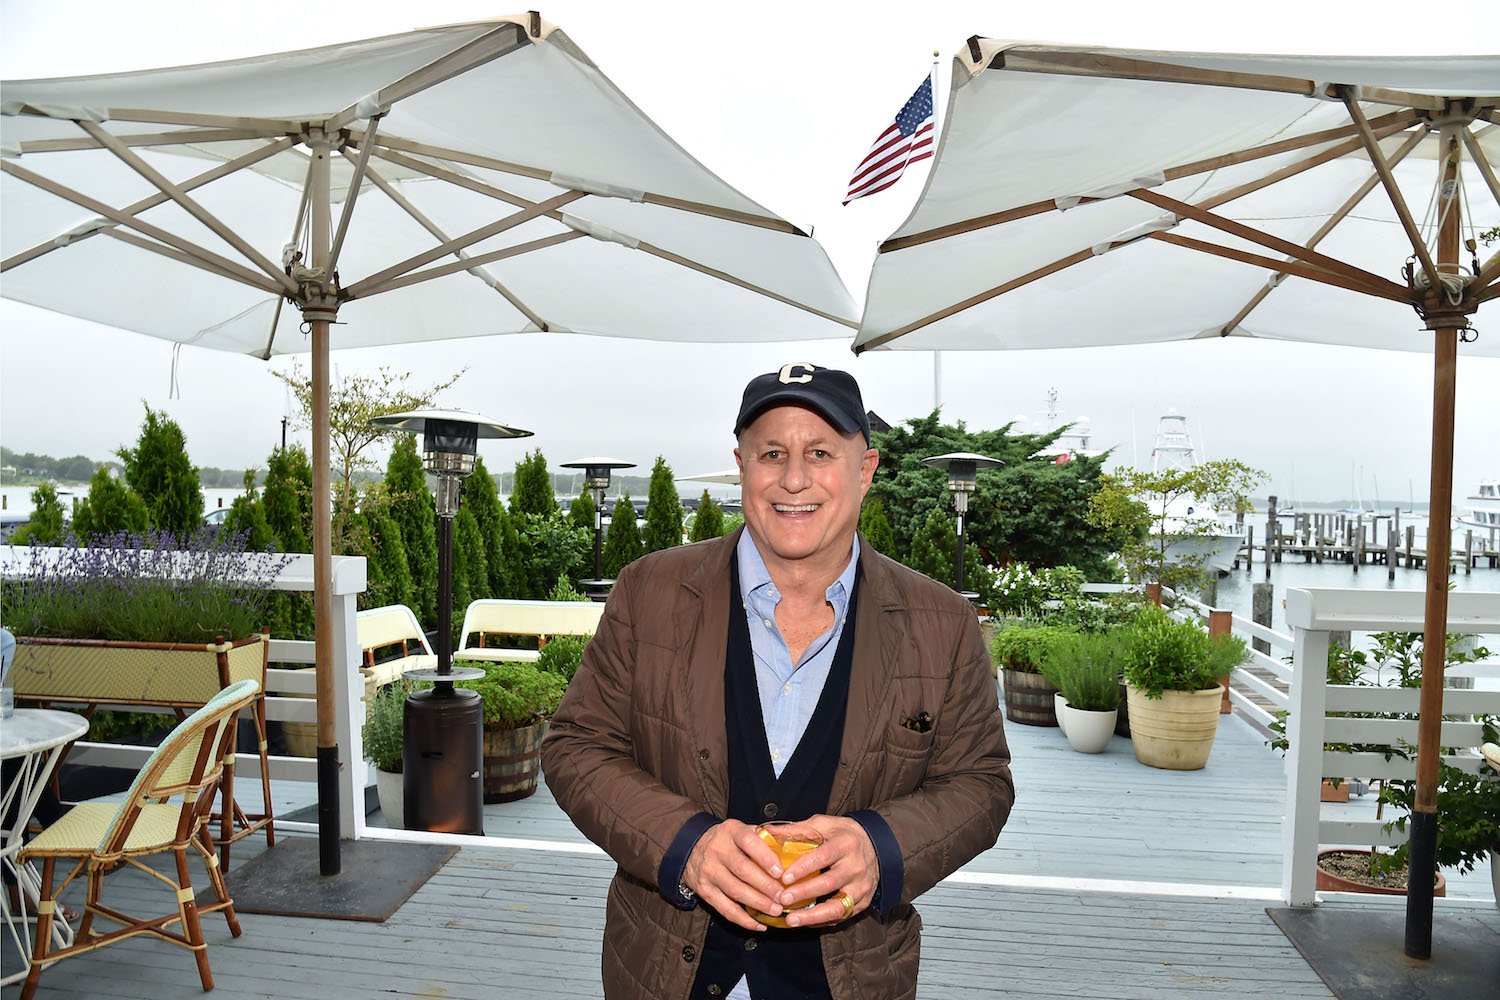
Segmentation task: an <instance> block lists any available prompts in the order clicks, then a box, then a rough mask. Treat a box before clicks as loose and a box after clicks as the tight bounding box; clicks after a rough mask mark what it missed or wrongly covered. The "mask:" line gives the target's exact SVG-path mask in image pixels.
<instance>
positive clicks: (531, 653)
mask: <svg viewBox="0 0 1500 1000" xmlns="http://www.w3.org/2000/svg"><path fill="white" fill-rule="evenodd" d="M603 615H604V605H603V604H600V603H598V602H596V601H515V600H509V599H491V600H482V601H475V602H473V603H472V604H470V605H469V608H468V610H467V611H465V612H464V625H463V633H462V635H463V641H462V644H461V646H460V648H459V650H458V651H457V652H456V653H454V654H453V658H454V659H457V660H518V661H521V662H524V663H535V662H536V660H537V657H538V656H540V655H541V654H540V650H541V648H542V647H543V646H545V645H547V640H548V639H550V638H551V637H553V636H556V635H582V636H592V635H593V634H594V631H595V630H596V629H597V628H598V627H599V619H600V618H601V617H603ZM496 636H523V637H534V638H535V639H536V641H537V648H536V649H509V648H506V647H503V646H493V645H490V644H489V640H490V639H491V638H492V637H496Z"/></svg>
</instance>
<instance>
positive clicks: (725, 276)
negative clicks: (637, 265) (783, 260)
mask: <svg viewBox="0 0 1500 1000" xmlns="http://www.w3.org/2000/svg"><path fill="white" fill-rule="evenodd" d="M635 249H637V250H644V251H645V252H646V253H649V254H651V255H652V256H653V257H659V258H661V259H662V260H665V261H669V262H671V263H673V264H677V265H679V266H681V267H686V268H690V269H692V270H694V271H697V272H698V273H700V274H706V275H708V276H709V277H712V278H718V279H719V280H720V281H726V282H728V283H729V284H731V285H737V286H739V287H740V288H743V289H746V290H747V291H751V292H755V293H757V294H759V295H764V296H765V297H766V298H768V299H774V300H775V301H777V302H780V303H781V304H782V305H788V306H792V307H794V308H796V309H801V310H802V311H803V312H808V313H812V314H813V315H814V316H818V317H821V318H822V319H826V320H831V321H832V322H834V323H838V324H840V325H841V326H847V327H848V328H849V329H851V330H858V329H859V323H858V322H856V321H855V320H851V319H849V318H848V317H847V316H837V315H835V314H833V313H830V312H824V311H823V310H822V309H818V308H816V307H814V306H810V305H808V304H807V303H806V302H798V301H797V300H796V299H793V298H788V297H787V296H785V295H782V294H781V293H780V292H773V291H771V290H770V289H769V288H762V287H761V286H760V285H757V284H754V283H752V282H749V281H746V280H744V279H743V278H737V277H735V276H734V275H732V274H730V273H729V272H727V271H721V270H719V269H718V268H715V267H709V266H707V265H705V264H700V263H698V262H697V261H694V260H688V259H687V258H686V257H682V256H679V255H678V254H675V253H673V252H672V251H670V250H665V249H663V248H661V247H659V246H655V245H653V244H650V243H647V242H646V241H644V240H642V241H640V242H639V243H637V244H636V247H635Z"/></svg>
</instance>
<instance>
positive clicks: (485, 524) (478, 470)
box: [455, 457, 505, 597]
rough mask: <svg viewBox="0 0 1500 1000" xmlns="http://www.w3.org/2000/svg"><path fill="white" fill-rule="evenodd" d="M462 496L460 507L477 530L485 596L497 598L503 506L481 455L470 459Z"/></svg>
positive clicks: (500, 583) (502, 577) (501, 578)
mask: <svg viewBox="0 0 1500 1000" xmlns="http://www.w3.org/2000/svg"><path fill="white" fill-rule="evenodd" d="M462 497H463V499H462V501H461V503H462V505H463V507H464V508H467V509H468V510H469V511H470V512H471V513H472V514H473V515H474V523H475V525H476V527H478V529H479V538H480V543H481V544H480V547H481V548H482V549H483V551H484V565H485V570H486V573H487V580H486V582H485V589H486V591H487V592H486V594H485V596H486V597H498V596H499V595H500V594H502V593H504V591H505V566H504V562H503V560H502V558H501V555H500V547H501V542H502V541H503V538H504V529H503V528H502V526H501V523H500V522H501V521H502V520H503V519H504V518H505V508H504V507H502V506H501V505H500V491H499V490H497V489H496V488H495V478H494V477H493V476H491V475H490V471H489V469H487V468H485V465H484V459H483V458H478V457H476V458H475V459H474V471H473V473H471V474H470V476H469V478H467V479H465V480H464V483H463V493H462ZM455 527H457V525H455Z"/></svg>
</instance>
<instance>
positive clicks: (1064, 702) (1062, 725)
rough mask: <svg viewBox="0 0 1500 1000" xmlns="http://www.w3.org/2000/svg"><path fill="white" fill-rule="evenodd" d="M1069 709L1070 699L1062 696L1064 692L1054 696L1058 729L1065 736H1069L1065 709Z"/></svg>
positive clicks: (1053, 705) (1053, 703) (1053, 702)
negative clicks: (1064, 713)
mask: <svg viewBox="0 0 1500 1000" xmlns="http://www.w3.org/2000/svg"><path fill="white" fill-rule="evenodd" d="M1067 707H1068V699H1066V698H1064V697H1063V696H1062V692H1061V691H1059V692H1058V693H1057V694H1055V695H1053V696H1052V710H1053V711H1054V712H1056V713H1057V728H1058V729H1061V730H1062V732H1063V735H1064V736H1066V735H1068V720H1067V719H1065V718H1063V709H1064V708H1067Z"/></svg>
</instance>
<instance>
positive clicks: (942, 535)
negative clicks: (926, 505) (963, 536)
mask: <svg viewBox="0 0 1500 1000" xmlns="http://www.w3.org/2000/svg"><path fill="white" fill-rule="evenodd" d="M957 548H958V532H957V531H955V530H954V527H953V518H951V517H950V516H949V515H948V514H947V513H945V512H944V511H943V510H942V509H941V508H939V507H934V508H933V509H932V510H931V511H930V512H929V513H928V515H927V520H926V522H925V523H923V525H922V530H921V531H919V532H917V534H916V536H915V537H914V538H913V539H912V540H911V554H910V555H909V556H908V557H907V559H906V565H908V566H910V567H911V568H912V569H914V570H916V571H917V572H918V573H926V574H927V575H928V576H930V577H932V578H933V579H934V580H937V581H939V582H941V583H946V584H948V585H949V586H950V587H951V586H952V585H953V556H954V553H955V551H956V550H957Z"/></svg>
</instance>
